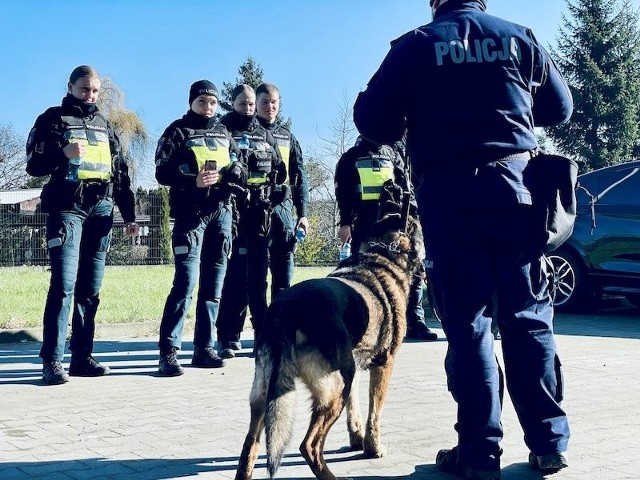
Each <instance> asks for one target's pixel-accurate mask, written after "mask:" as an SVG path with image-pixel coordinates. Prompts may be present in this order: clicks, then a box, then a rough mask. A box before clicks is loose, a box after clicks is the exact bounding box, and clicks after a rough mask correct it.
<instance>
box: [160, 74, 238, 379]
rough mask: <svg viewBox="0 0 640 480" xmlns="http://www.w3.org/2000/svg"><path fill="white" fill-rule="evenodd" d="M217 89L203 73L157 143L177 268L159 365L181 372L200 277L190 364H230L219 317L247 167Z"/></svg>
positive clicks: (166, 370) (166, 309)
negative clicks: (220, 344)
mask: <svg viewBox="0 0 640 480" xmlns="http://www.w3.org/2000/svg"><path fill="white" fill-rule="evenodd" d="M218 96H219V95H218V89H217V88H216V86H215V85H214V84H213V83H212V82H210V81H208V80H199V81H197V82H195V83H193V85H191V88H190V90H189V106H190V108H189V111H188V112H187V113H186V114H185V115H184V116H183V117H182V118H180V119H178V120H176V121H174V122H173V123H171V125H169V126H168V127H167V129H166V130H165V132H164V133H163V135H162V138H160V140H159V142H158V148H157V151H156V179H157V180H158V182H159V183H161V184H162V185H168V186H169V187H171V188H170V197H169V199H170V207H171V216H172V217H173V218H174V219H175V224H174V227H173V233H172V242H173V255H174V261H175V275H174V279H173V286H172V287H171V291H170V292H169V296H168V297H167V301H166V304H165V307H164V313H163V315H162V322H161V325H160V341H159V347H160V362H159V372H160V373H161V374H163V375H166V376H177V375H182V374H183V373H184V372H183V369H182V366H181V365H180V363H179V362H178V359H177V352H178V350H180V348H181V345H182V330H183V326H184V321H185V317H186V314H187V311H188V310H189V305H190V303H191V295H192V293H193V290H194V288H195V286H196V281H197V280H198V278H199V279H200V283H199V288H198V298H197V302H196V323H195V331H194V336H193V347H194V351H193V358H192V360H191V364H192V365H193V366H194V367H200V368H218V367H222V366H224V360H222V359H221V358H220V357H219V356H218V354H217V352H216V351H215V350H214V347H215V342H216V338H215V325H216V320H217V318H218V313H219V309H220V299H221V296H222V287H223V285H224V278H225V275H226V272H227V262H228V259H229V256H230V254H231V248H232V230H233V216H234V209H235V208H236V206H235V198H236V195H242V189H243V187H244V185H245V182H246V176H247V172H246V169H245V167H244V164H243V162H242V152H241V151H240V149H239V148H238V147H237V145H236V143H235V142H234V140H233V138H232V137H231V134H230V133H229V132H228V131H227V129H226V128H225V126H224V125H222V124H221V123H219V122H218V121H217V119H216V117H215V113H216V109H217V106H218Z"/></svg>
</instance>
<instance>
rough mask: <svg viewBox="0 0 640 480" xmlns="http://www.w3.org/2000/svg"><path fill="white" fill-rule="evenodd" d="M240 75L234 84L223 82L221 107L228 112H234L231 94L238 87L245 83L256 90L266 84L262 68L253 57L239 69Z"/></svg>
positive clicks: (248, 58) (249, 57)
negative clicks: (263, 83)
mask: <svg viewBox="0 0 640 480" xmlns="http://www.w3.org/2000/svg"><path fill="white" fill-rule="evenodd" d="M238 75H239V76H238V77H236V80H235V82H233V83H229V82H222V95H221V96H222V98H221V99H220V107H222V109H223V110H224V111H226V112H230V111H231V110H233V106H232V102H231V92H232V91H233V89H234V88H235V87H236V86H237V85H240V84H241V83H245V84H247V85H251V86H252V87H253V88H254V90H255V89H256V88H258V85H260V84H261V83H262V82H264V80H263V74H262V67H260V64H259V63H258V62H256V61H255V60H254V59H253V57H252V56H251V55H249V56H248V57H247V59H246V60H245V62H244V63H243V64H242V65H240V67H239V68H238Z"/></svg>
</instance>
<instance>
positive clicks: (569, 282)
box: [549, 160, 640, 310]
mask: <svg viewBox="0 0 640 480" xmlns="http://www.w3.org/2000/svg"><path fill="white" fill-rule="evenodd" d="M578 182H579V185H580V186H581V187H584V189H586V190H587V191H588V192H589V193H587V192H585V191H584V190H583V189H582V188H579V189H578V190H577V192H576V196H577V199H578V215H577V219H576V225H575V229H574V231H573V235H572V236H571V237H570V238H569V240H567V241H566V242H565V243H564V244H563V245H562V246H560V248H558V249H557V250H555V251H554V252H551V253H550V254H549V259H550V260H551V261H552V262H553V265H554V269H555V272H556V287H557V288H556V297H555V305H556V307H558V308H559V309H566V310H575V309H582V310H586V309H589V308H592V307H593V306H594V305H595V304H596V302H597V300H599V298H600V297H601V296H602V294H603V293H607V294H614V295H623V296H625V297H626V298H627V299H628V300H629V301H631V302H632V303H633V304H634V305H636V306H638V307H640V161H638V160H635V161H632V162H626V163H621V164H618V165H614V166H611V167H605V168H601V169H599V170H594V171H592V172H588V173H585V174H582V175H580V176H579V177H578ZM592 211H593V213H594V215H592Z"/></svg>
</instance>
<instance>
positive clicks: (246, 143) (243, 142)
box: [238, 134, 251, 150]
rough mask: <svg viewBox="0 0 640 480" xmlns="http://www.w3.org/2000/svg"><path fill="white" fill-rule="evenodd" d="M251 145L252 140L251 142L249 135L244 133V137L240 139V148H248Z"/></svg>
mask: <svg viewBox="0 0 640 480" xmlns="http://www.w3.org/2000/svg"><path fill="white" fill-rule="evenodd" d="M250 146H251V142H249V137H247V135H246V134H245V135H242V138H241V139H240V140H238V148H240V149H243V150H246V149H247V148H249V147H250Z"/></svg>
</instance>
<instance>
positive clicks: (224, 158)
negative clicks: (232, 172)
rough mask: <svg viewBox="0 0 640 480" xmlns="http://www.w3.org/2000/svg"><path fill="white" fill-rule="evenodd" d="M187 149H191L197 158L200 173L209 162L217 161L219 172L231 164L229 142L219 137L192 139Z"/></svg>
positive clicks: (188, 142) (188, 141)
mask: <svg viewBox="0 0 640 480" xmlns="http://www.w3.org/2000/svg"><path fill="white" fill-rule="evenodd" d="M187 148H189V149H191V151H192V152H193V154H194V155H195V157H196V164H197V165H198V171H200V170H202V167H204V164H205V163H206V162H207V160H215V161H216V163H217V164H218V165H217V166H218V171H220V170H222V169H223V168H224V167H226V166H227V165H229V163H231V158H230V157H229V141H228V140H227V139H226V138H224V139H223V138H218V137H205V136H200V137H192V138H189V140H187Z"/></svg>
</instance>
